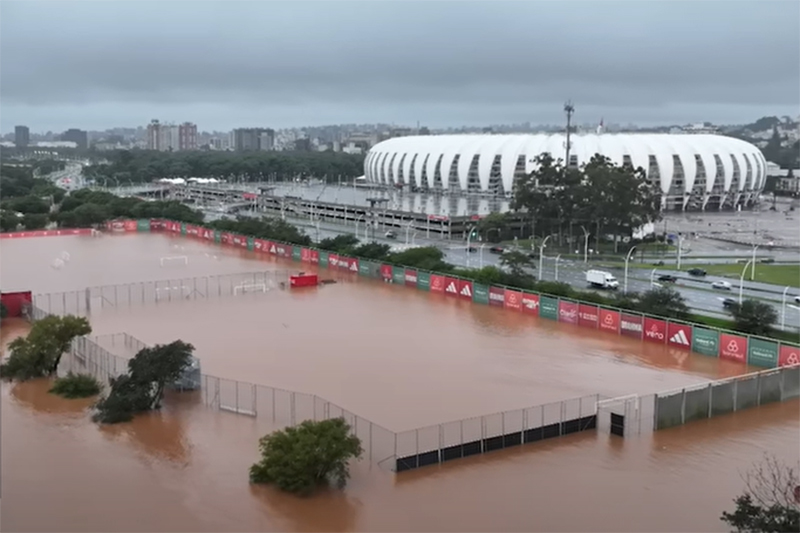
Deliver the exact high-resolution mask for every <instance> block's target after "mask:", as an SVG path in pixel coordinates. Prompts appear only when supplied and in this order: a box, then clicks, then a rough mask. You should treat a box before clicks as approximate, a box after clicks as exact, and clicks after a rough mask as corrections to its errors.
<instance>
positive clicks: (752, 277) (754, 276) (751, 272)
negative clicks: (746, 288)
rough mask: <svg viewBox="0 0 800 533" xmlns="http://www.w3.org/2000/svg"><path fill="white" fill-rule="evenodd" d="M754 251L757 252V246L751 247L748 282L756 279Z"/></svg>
mask: <svg viewBox="0 0 800 533" xmlns="http://www.w3.org/2000/svg"><path fill="white" fill-rule="evenodd" d="M756 250H758V245H757V244H754V245H753V265H752V266H751V267H750V281H753V280H754V279H755V278H756Z"/></svg>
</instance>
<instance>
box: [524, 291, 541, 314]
mask: <svg viewBox="0 0 800 533" xmlns="http://www.w3.org/2000/svg"><path fill="white" fill-rule="evenodd" d="M522 312H523V313H528V314H531V315H538V314H539V295H538V294H530V293H527V292H523V293H522Z"/></svg>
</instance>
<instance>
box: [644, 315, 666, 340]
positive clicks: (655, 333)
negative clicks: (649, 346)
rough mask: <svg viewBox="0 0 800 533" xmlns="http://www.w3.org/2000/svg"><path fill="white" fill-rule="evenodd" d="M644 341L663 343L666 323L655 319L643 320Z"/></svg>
mask: <svg viewBox="0 0 800 533" xmlns="http://www.w3.org/2000/svg"><path fill="white" fill-rule="evenodd" d="M644 340H646V341H650V342H660V343H664V342H666V340H667V323H666V322H665V321H663V320H658V319H656V318H650V317H646V318H645V319H644Z"/></svg>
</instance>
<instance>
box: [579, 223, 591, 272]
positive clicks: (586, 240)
mask: <svg viewBox="0 0 800 533" xmlns="http://www.w3.org/2000/svg"><path fill="white" fill-rule="evenodd" d="M581 229H582V230H583V262H584V263H588V262H589V236H590V233H589V232H588V231H586V228H584V227H583V226H581Z"/></svg>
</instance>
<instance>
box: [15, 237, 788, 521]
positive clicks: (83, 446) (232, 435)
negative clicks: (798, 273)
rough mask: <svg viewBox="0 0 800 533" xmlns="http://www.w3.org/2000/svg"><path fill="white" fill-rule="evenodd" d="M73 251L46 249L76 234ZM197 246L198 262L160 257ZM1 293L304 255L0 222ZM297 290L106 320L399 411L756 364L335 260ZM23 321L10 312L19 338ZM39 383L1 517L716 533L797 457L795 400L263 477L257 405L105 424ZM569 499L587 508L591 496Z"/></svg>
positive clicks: (274, 380)
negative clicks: (666, 426) (412, 465)
mask: <svg viewBox="0 0 800 533" xmlns="http://www.w3.org/2000/svg"><path fill="white" fill-rule="evenodd" d="M64 252H67V253H68V254H69V260H68V261H65V262H64V265H62V266H61V267H60V268H54V267H53V262H54V261H55V259H57V258H59V257H63V253H64ZM170 255H185V256H187V258H188V259H189V261H188V265H172V266H169V267H161V266H160V264H159V258H160V257H163V256H170ZM0 259H1V261H2V262H1V263H0V265H1V266H2V283H3V290H21V289H31V290H34V292H49V291H62V290H73V289H81V288H84V287H86V286H88V285H92V286H96V285H101V284H111V283H126V282H133V281H142V280H156V279H165V278H168V277H172V278H177V277H189V276H203V275H211V274H219V273H234V272H245V271H255V270H269V269H287V268H288V269H296V268H297V265H296V264H295V265H293V264H292V263H291V262H276V261H274V260H264V259H263V258H256V257H255V256H254V255H253V254H252V253H248V252H242V251H238V250H230V249H221V248H218V247H214V246H210V245H207V244H204V243H200V242H196V241H189V240H184V239H179V238H170V237H166V236H161V235H125V236H106V237H102V238H91V237H63V238H61V237H53V238H38V239H21V240H14V241H3V243H2V249H1V255H0ZM340 278H341V279H340V283H338V284H335V285H329V286H325V287H323V288H320V289H317V290H312V291H304V292H300V293H293V292H282V291H271V292H269V293H267V294H261V295H244V296H239V297H229V298H222V299H213V300H207V301H204V300H197V301H192V302H181V303H169V304H164V305H161V304H159V305H157V306H156V305H149V306H138V307H132V308H129V309H119V310H108V309H106V310H104V311H103V312H101V313H98V314H96V315H95V316H93V317H92V321H93V327H94V328H95V333H99V334H102V333H114V332H121V331H125V332H128V333H130V334H132V335H134V336H136V337H138V338H140V339H142V340H143V341H145V342H148V343H155V342H164V341H170V340H174V339H176V338H181V339H184V340H187V341H189V342H191V343H193V344H194V345H195V346H196V347H197V355H198V356H199V357H200V358H201V361H202V365H203V371H204V372H206V373H209V374H213V375H218V376H221V377H227V378H232V379H241V380H245V381H249V382H256V383H262V384H265V385H271V386H276V387H284V388H289V389H293V390H299V391H304V392H310V393H314V394H317V395H319V396H323V397H325V398H326V399H328V400H330V401H333V402H335V403H337V404H339V405H342V406H343V407H345V408H347V409H349V410H351V411H353V412H355V413H357V414H359V415H361V416H363V417H365V418H368V419H370V420H373V421H375V422H376V423H378V424H382V425H384V426H387V427H389V428H391V429H393V430H398V431H399V430H403V429H407V428H412V427H416V426H421V425H425V424H433V423H438V422H444V421H447V420H452V419H456V418H461V417H468V416H476V415H481V414H488V413H492V412H496V411H499V410H506V409H515V408H520V407H525V406H530V405H536V404H540V403H545V402H549V401H553V400H559V399H564V398H572V397H577V396H582V395H584V394H593V393H601V394H605V395H608V396H616V395H621V394H629V393H648V392H655V391H658V390H664V389H669V388H673V387H680V386H683V385H686V384H690V383H694V382H697V381H700V380H702V379H707V378H709V377H717V376H727V375H734V374H738V373H742V372H744V371H746V370H747V368H746V367H743V366H742V365H737V364H734V363H730V362H725V361H719V360H718V359H715V358H709V357H703V356H699V355H692V354H686V353H684V352H681V351H677V350H671V349H669V348H666V347H663V346H655V345H652V344H643V343H640V342H638V341H632V340H629V339H624V338H620V337H615V336H609V335H604V334H600V333H596V332H587V330H585V329H577V328H573V327H571V326H568V325H563V324H555V323H553V322H549V321H542V322H539V321H538V320H537V319H534V318H531V317H528V316H525V315H521V314H519V313H514V312H507V311H504V310H498V309H492V308H489V307H482V306H474V305H469V304H467V303H463V302H458V301H454V300H450V299H446V298H444V297H442V296H439V295H435V294H426V293H422V292H418V291H413V290H410V289H405V288H402V287H395V286H391V285H385V284H382V283H377V282H373V281H368V280H364V279H363V278H362V279H358V278H356V279H350V278H348V277H347V276H344V277H340ZM25 328H26V325H25V324H24V323H21V322H19V321H13V320H12V321H6V322H4V324H3V329H2V337H3V343H4V344H5V343H6V342H8V341H9V340H10V339H11V338H13V337H14V336H17V335H19V334H24V331H25ZM47 389H48V383H47V382H45V381H41V382H31V383H25V384H17V385H11V384H3V385H2V413H1V414H2V425H3V431H2V500H0V504H1V505H2V515H0V529H2V530H4V531H254V530H263V531H319V530H325V531H350V530H360V531H401V530H402V531H666V530H669V531H723V530H724V527H723V524H722V523H721V522H719V520H718V517H719V514H720V512H721V511H722V510H723V509H726V508H729V507H730V500H731V499H732V498H733V497H734V496H735V495H736V494H737V493H738V492H739V491H740V490H741V486H742V482H741V478H740V472H741V471H742V470H743V469H746V468H747V467H748V466H749V465H750V464H751V463H752V462H754V461H756V460H758V459H759V457H760V455H761V453H762V451H764V450H767V449H769V450H770V451H772V452H773V453H775V454H776V455H778V456H779V457H781V458H783V459H786V460H790V461H791V460H796V459H797V456H798V430H800V422H798V415H800V402H798V401H793V402H787V403H784V404H779V405H770V406H767V407H763V408H760V409H756V410H752V411H747V412H741V413H736V414H734V415H730V416H726V417H722V418H718V419H715V420H711V421H704V422H696V423H693V424H691V425H688V426H685V427H682V428H675V429H671V430H663V431H659V432H656V433H655V434H650V435H643V436H641V437H637V438H629V439H625V440H624V441H622V440H620V439H617V438H613V439H612V438H611V437H609V436H607V435H603V434H578V435H572V436H569V437H565V438H562V439H557V440H554V441H549V442H542V443H538V444H536V445H531V446H527V447H524V448H519V449H515V450H506V451H503V452H494V453H493V454H490V455H487V456H484V457H476V458H470V459H465V460H460V461H455V462H453V463H450V464H447V465H445V466H441V467H429V468H424V469H420V470H418V471H413V472H407V473H403V474H400V475H396V476H395V475H393V474H391V473H388V472H385V471H383V470H381V469H380V468H377V467H371V466H370V465H369V464H367V462H366V461H365V462H362V463H359V464H357V465H355V466H354V468H353V478H352V480H351V482H350V484H349V486H348V488H347V489H346V490H345V491H344V492H339V491H331V492H327V493H324V494H320V495H318V496H316V497H314V498H311V499H307V500H301V499H295V498H293V497H289V496H286V495H282V494H279V493H277V492H275V491H273V490H271V489H268V488H260V487H259V488H251V487H250V486H249V485H248V483H247V468H248V466H249V465H250V464H251V463H252V462H253V461H254V460H256V458H257V449H256V442H257V439H258V437H259V436H261V435H263V434H264V433H267V432H268V431H270V429H271V428H270V427H269V423H268V422H267V421H265V420H263V419H252V418H249V417H242V416H237V415H234V414H230V413H220V412H213V411H211V410H209V409H206V408H203V407H198V406H196V405H193V404H190V403H188V402H186V401H181V398H172V399H170V401H168V402H167V406H166V407H165V409H164V410H163V411H162V412H160V413H154V414H152V415H149V416H144V417H140V418H137V419H136V420H135V421H134V422H133V423H131V424H124V425H120V426H115V427H113V428H98V427H97V426H96V425H94V424H92V423H91V421H90V420H89V419H88V415H87V414H86V409H85V407H86V406H87V404H88V402H86V401H83V402H77V401H66V400H60V399H57V398H54V397H53V396H51V395H49V394H47ZM576 509H578V510H580V512H576Z"/></svg>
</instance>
